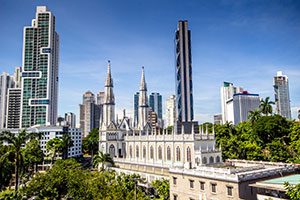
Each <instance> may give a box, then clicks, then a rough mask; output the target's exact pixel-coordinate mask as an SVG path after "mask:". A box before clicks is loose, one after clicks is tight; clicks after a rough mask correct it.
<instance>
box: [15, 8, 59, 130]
mask: <svg viewBox="0 0 300 200" xmlns="http://www.w3.org/2000/svg"><path fill="white" fill-rule="evenodd" d="M23 40H24V41H23V72H22V98H21V101H22V102H21V120H20V125H21V128H27V127H31V126H34V125H48V124H49V125H54V124H55V123H56V119H57V95H58V50H59V36H58V34H57V33H56V32H55V16H54V15H53V14H52V13H51V12H50V11H49V10H48V9H47V7H46V6H37V11H36V19H33V20H32V25H31V26H28V27H24V38H23Z"/></svg>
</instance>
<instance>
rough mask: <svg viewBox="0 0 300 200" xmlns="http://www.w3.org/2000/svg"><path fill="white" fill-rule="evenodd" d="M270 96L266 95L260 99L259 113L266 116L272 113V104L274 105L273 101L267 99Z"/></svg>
mask: <svg viewBox="0 0 300 200" xmlns="http://www.w3.org/2000/svg"><path fill="white" fill-rule="evenodd" d="M269 100H270V97H267V98H266V99H265V100H264V99H261V100H260V106H259V108H260V110H261V113H263V114H264V115H266V116H268V115H269V114H272V110H273V109H272V105H274V104H275V103H274V102H273V101H269Z"/></svg>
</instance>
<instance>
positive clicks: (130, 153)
mask: <svg viewBox="0 0 300 200" xmlns="http://www.w3.org/2000/svg"><path fill="white" fill-rule="evenodd" d="M135 150H136V158H139V145H136V148H135ZM186 155H187V162H191V160H192V156H191V148H190V147H187V149H186ZM129 156H130V158H132V157H133V151H132V146H131V145H130V147H129ZM143 158H146V146H143ZM150 159H154V148H153V146H150ZM158 159H159V160H162V147H161V146H159V147H158ZM167 160H171V148H170V146H168V147H167ZM176 161H178V162H180V161H181V154H180V147H179V146H177V147H176Z"/></svg>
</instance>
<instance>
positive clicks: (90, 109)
mask: <svg viewBox="0 0 300 200" xmlns="http://www.w3.org/2000/svg"><path fill="white" fill-rule="evenodd" d="M79 123H80V126H81V130H82V136H83V137H86V136H87V135H88V134H89V132H90V131H91V130H93V128H95V95H94V94H93V93H92V92H91V91H90V90H88V91H87V92H86V93H84V94H83V95H82V104H79Z"/></svg>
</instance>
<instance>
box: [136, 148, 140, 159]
mask: <svg viewBox="0 0 300 200" xmlns="http://www.w3.org/2000/svg"><path fill="white" fill-rule="evenodd" d="M136 157H137V158H138V157H139V146H138V145H136Z"/></svg>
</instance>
